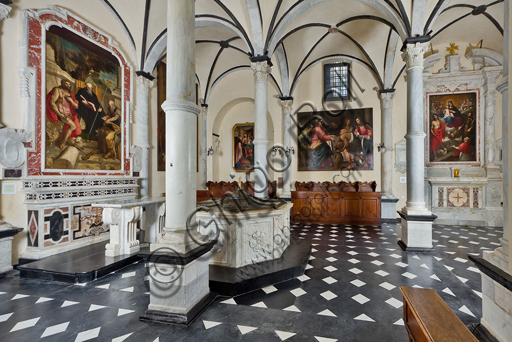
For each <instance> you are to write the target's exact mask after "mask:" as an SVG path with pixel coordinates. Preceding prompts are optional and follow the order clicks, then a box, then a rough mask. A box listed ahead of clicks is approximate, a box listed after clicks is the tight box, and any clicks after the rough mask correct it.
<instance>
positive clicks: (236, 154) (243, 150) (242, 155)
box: [233, 123, 254, 172]
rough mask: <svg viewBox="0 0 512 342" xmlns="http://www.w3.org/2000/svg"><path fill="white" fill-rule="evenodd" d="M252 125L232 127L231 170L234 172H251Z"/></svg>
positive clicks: (252, 156)
mask: <svg viewBox="0 0 512 342" xmlns="http://www.w3.org/2000/svg"><path fill="white" fill-rule="evenodd" d="M253 140H254V123H245V124H236V125H235V126H234V127H233V168H234V169H235V171H236V172H244V171H247V170H251V169H252V167H253V166H254V142H253Z"/></svg>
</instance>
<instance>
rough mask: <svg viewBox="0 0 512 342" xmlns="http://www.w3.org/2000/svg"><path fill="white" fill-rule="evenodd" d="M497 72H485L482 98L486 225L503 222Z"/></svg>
mask: <svg viewBox="0 0 512 342" xmlns="http://www.w3.org/2000/svg"><path fill="white" fill-rule="evenodd" d="M498 77H499V72H485V84H484V98H485V116H484V117H485V121H484V141H485V153H484V160H485V164H484V168H485V171H486V176H487V180H488V183H487V185H486V186H485V209H486V211H487V225H489V226H493V227H494V226H501V225H502V224H503V208H502V207H501V184H502V177H501V170H500V167H499V166H498V165H496V79H497V78H498Z"/></svg>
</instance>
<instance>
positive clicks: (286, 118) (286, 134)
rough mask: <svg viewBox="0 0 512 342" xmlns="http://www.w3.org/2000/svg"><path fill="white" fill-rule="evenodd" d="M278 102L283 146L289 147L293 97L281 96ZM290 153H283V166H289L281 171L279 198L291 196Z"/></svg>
mask: <svg viewBox="0 0 512 342" xmlns="http://www.w3.org/2000/svg"><path fill="white" fill-rule="evenodd" d="M279 104H280V105H281V108H282V114H283V146H284V147H285V148H288V149H290V148H291V147H292V146H291V145H292V118H291V117H290V115H292V114H293V109H292V105H293V97H286V98H281V99H280V100H279ZM291 158H292V155H291V154H290V155H288V156H287V155H286V154H283V166H286V165H288V164H290V166H289V167H287V168H285V170H284V171H283V192H282V193H281V196H280V197H281V198H291V197H292V192H291V183H292V167H291Z"/></svg>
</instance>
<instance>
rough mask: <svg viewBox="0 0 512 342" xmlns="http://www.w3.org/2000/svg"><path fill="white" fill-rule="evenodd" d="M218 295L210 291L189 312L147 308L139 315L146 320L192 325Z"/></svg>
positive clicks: (142, 319)
mask: <svg viewBox="0 0 512 342" xmlns="http://www.w3.org/2000/svg"><path fill="white" fill-rule="evenodd" d="M216 297H217V295H216V294H215V293H213V292H208V294H207V295H206V296H204V297H203V299H201V300H200V301H199V302H198V303H197V304H196V305H195V306H194V307H193V308H192V309H190V311H189V312H187V313H183V314H180V313H170V312H165V311H158V310H146V312H145V313H144V315H142V316H140V317H139V320H141V321H144V322H156V323H165V324H179V325H187V326H188V325H190V324H191V323H192V322H194V320H195V319H196V318H197V317H199V316H200V315H201V314H202V313H203V312H204V311H205V310H206V309H207V308H208V306H210V304H211V303H213V301H214V300H215V298H216Z"/></svg>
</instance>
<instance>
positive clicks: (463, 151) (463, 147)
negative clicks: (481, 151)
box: [453, 137, 471, 161]
mask: <svg viewBox="0 0 512 342" xmlns="http://www.w3.org/2000/svg"><path fill="white" fill-rule="evenodd" d="M455 149H457V151H456V152H455V153H454V154H453V155H454V156H456V157H457V156H458V157H459V159H460V160H465V161H467V160H471V155H470V154H471V151H470V149H469V138H467V137H466V138H464V142H463V143H462V144H460V145H459V146H457V147H455Z"/></svg>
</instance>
